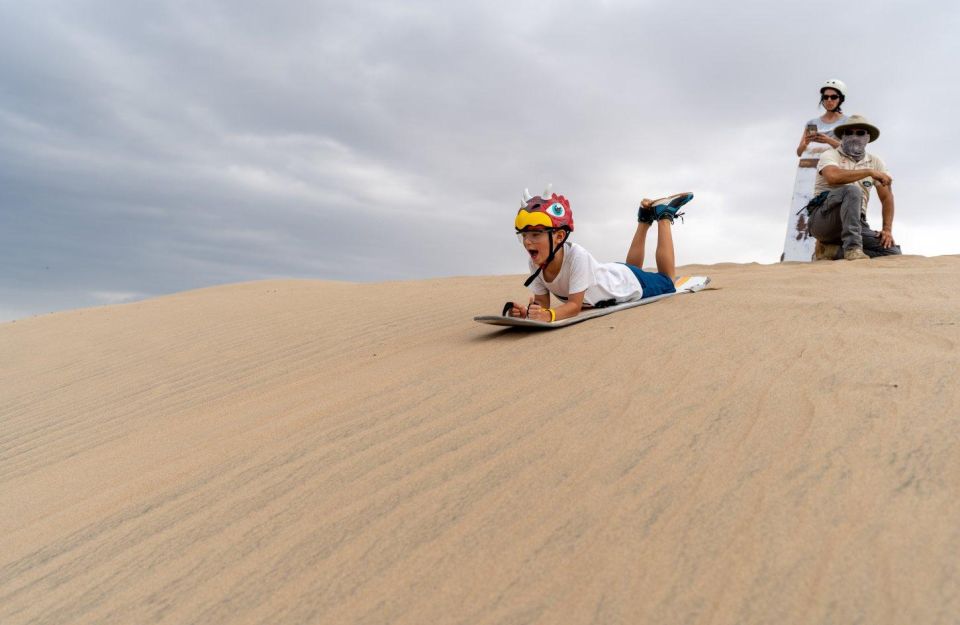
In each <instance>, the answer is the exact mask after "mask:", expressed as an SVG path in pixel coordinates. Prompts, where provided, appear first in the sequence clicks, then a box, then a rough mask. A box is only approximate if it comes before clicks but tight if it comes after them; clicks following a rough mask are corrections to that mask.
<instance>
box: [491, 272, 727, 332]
mask: <svg viewBox="0 0 960 625" xmlns="http://www.w3.org/2000/svg"><path fill="white" fill-rule="evenodd" d="M708 284H710V278H708V277H707V276H685V277H682V278H677V281H676V282H675V285H676V287H677V292H676V293H664V294H663V295H655V296H654V297H648V298H645V299H641V300H637V301H635V302H624V303H623V304H616V305H614V306H607V307H606V308H586V309H584V310H582V311H580V314H579V315H577V316H576V317H570V318H569V319H561V320H560V321H554V322H552V323H551V322H549V321H536V320H534V319H520V318H518V317H507V316H504V315H481V316H479V317H474V318H473V320H474V321H476V322H478V323H487V324H490V325H493V326H512V327H519V328H537V329H540V330H553V329H556V328H565V327H567V326H571V325H573V324H575V323H580V322H581V321H586V320H588V319H596V318H597V317H603V316H604V315H610V314H612V313H615V312H619V311H621V310H626V309H627V308H634V307H636V306H643V305H644V304H652V303H653V302H656V301H659V300H661V299H664V298H667V297H672V296H674V295H677V294H679V293H696V292H697V291H700V290H701V289H703V288H704V287H706V286H707V285H708Z"/></svg>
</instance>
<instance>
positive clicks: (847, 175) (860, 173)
mask: <svg viewBox="0 0 960 625" xmlns="http://www.w3.org/2000/svg"><path fill="white" fill-rule="evenodd" d="M820 173H821V174H822V175H823V177H824V178H826V180H827V184H849V183H851V182H856V181H858V180H863V179H864V178H869V177H870V176H872V175H873V170H872V169H840V168H839V167H824V168H823V171H821V172H820Z"/></svg>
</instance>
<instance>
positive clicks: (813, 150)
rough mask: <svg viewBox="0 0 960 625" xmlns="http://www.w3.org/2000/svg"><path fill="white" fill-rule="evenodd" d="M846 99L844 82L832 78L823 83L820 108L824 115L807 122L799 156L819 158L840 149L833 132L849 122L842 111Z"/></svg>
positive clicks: (798, 148)
mask: <svg viewBox="0 0 960 625" xmlns="http://www.w3.org/2000/svg"><path fill="white" fill-rule="evenodd" d="M846 99H847V86H846V85H845V84H843V81H841V80H837V79H835V78H832V79H830V80H828V81H827V82H825V83H823V86H822V87H820V106H822V107H823V115H821V116H820V117H814V118H813V119H811V120H809V121H807V124H806V126H805V127H804V129H803V134H802V135H800V145H798V146H797V156H799V157H801V158H804V157H806V158H818V157H819V156H820V154H821V153H822V152H825V151H826V150H828V149H830V148H838V147H840V141H839V139H838V138H837V136H836V135H835V134H834V132H833V130H834V129H835V128H836V127H837V126H839V125H840V124H842V123H843V122H845V121H846V120H847V116H846V115H844V114H843V111H842V110H841V107H842V106H843V101H844V100H846ZM811 144H817V145H811ZM808 154H809V156H807V155H808Z"/></svg>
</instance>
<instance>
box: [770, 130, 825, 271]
mask: <svg viewBox="0 0 960 625" xmlns="http://www.w3.org/2000/svg"><path fill="white" fill-rule="evenodd" d="M819 157H820V155H819V153H815V154H812V153H811V151H810V150H809V149H808V150H807V151H806V152H804V153H803V156H802V157H801V158H800V163H799V164H798V165H797V178H796V180H795V181H794V183H793V200H792V201H791V202H790V213H789V214H788V215H787V236H786V238H785V239H784V241H783V255H782V256H781V257H780V260H781V261H785V260H798V261H809V260H812V259H813V247H814V245H816V239H814V238H813V237H811V236H810V235H809V234H807V211H805V210H803V208H804V207H805V206H806V205H807V203H808V202H809V201H810V200H811V198H813V186H814V182H815V181H816V177H817V162H818V161H819V160H820V159H819ZM798 213H799V214H798Z"/></svg>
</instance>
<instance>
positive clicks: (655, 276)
mask: <svg viewBox="0 0 960 625" xmlns="http://www.w3.org/2000/svg"><path fill="white" fill-rule="evenodd" d="M621 264H623V265H626V266H627V267H629V268H630V271H632V272H633V275H635V276H637V280H638V281H639V282H640V286H642V287H643V295H642V296H641V298H640V299H647V298H648V297H656V296H657V295H663V294H664V293H676V292H677V287H675V286H673V278H671V277H669V276H667V275H666V274H662V273H658V272H655V271H644V270H643V269H640V268H639V267H634V266H633V265H631V264H629V263H621Z"/></svg>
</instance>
